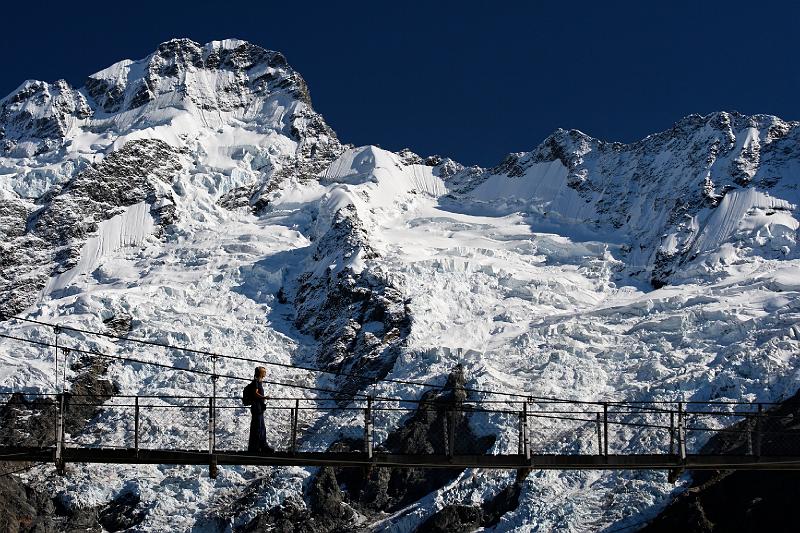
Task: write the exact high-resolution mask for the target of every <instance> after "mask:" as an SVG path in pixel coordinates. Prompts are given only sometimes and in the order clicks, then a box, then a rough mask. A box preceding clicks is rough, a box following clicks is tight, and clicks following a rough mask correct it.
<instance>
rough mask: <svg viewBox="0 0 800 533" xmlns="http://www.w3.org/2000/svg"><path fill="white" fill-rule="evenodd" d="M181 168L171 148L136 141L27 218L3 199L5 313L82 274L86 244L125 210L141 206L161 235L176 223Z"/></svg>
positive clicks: (1, 298)
mask: <svg viewBox="0 0 800 533" xmlns="http://www.w3.org/2000/svg"><path fill="white" fill-rule="evenodd" d="M181 168H182V167H181V162H180V159H179V154H178V153H177V152H176V151H175V150H174V149H172V148H171V147H170V146H168V145H167V144H166V143H164V142H162V141H159V140H155V139H148V140H139V141H131V142H129V143H127V144H126V145H125V146H124V147H123V148H122V149H121V150H118V151H116V152H113V153H112V154H111V155H110V156H109V157H108V158H106V159H105V160H104V161H102V162H101V163H99V164H97V165H95V166H92V167H90V168H88V169H86V170H85V171H83V172H81V173H80V174H78V175H77V176H75V177H74V178H72V179H71V180H69V181H68V182H66V183H65V184H64V185H63V186H61V187H56V188H54V189H51V190H50V191H48V193H47V194H45V195H43V196H42V197H40V198H39V199H38V201H37V203H38V204H39V205H37V206H35V207H34V208H33V209H31V210H30V211H29V210H28V209H27V208H26V206H25V204H24V203H23V202H22V201H20V200H8V201H5V202H4V201H1V200H0V212H4V213H6V217H7V219H8V220H9V223H8V225H6V226H4V228H3V229H4V235H3V237H4V239H3V241H2V242H0V268H2V270H0V313H3V314H6V315H13V314H16V313H18V312H19V311H21V310H22V309H24V308H26V307H28V306H29V305H31V303H32V302H33V301H34V300H35V298H36V297H37V296H38V294H39V293H40V292H41V291H42V290H43V289H44V288H45V287H46V286H47V283H48V280H50V279H51V278H52V276H56V275H58V274H64V273H66V272H68V271H70V270H72V269H75V268H77V267H78V266H79V263H80V261H81V259H82V258H81V251H82V250H83V248H84V246H85V244H86V242H87V240H88V239H89V238H90V237H91V236H93V235H97V234H98V231H99V228H100V225H101V224H102V223H103V222H105V221H108V220H110V219H112V218H114V217H116V216H119V215H123V214H124V213H125V212H126V208H129V207H130V206H133V205H135V204H138V203H141V202H144V203H146V204H147V208H146V209H145V211H146V212H147V213H149V215H150V216H152V218H153V219H154V220H155V221H158V224H159V226H160V228H161V231H163V229H164V228H166V227H168V226H169V225H170V224H171V223H172V222H174V203H173V200H172V198H171V193H170V192H169V189H168V187H169V185H170V184H171V183H172V181H173V179H175V177H176V176H177V174H178V173H179V172H180V171H181ZM136 223H138V224H141V221H139V220H137V221H136ZM121 230H122V231H124V228H121ZM109 237H110V238H111V239H113V238H117V239H120V238H124V236H122V235H115V236H109ZM109 237H107V238H109ZM99 239H102V236H101V237H99ZM99 246H100V247H102V243H100V244H99ZM85 252H86V253H85V255H88V254H90V253H91V251H90V250H85ZM83 260H84V261H90V260H91V257H85V256H84V257H83Z"/></svg>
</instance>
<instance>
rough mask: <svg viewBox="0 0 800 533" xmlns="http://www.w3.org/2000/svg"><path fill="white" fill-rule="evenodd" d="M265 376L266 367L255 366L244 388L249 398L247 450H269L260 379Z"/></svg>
mask: <svg viewBox="0 0 800 533" xmlns="http://www.w3.org/2000/svg"><path fill="white" fill-rule="evenodd" d="M265 377H267V369H266V368H264V367H263V366H257V367H256V371H255V375H254V376H253V381H252V382H250V384H249V385H248V386H247V387H246V388H245V398H246V399H247V400H250V402H251V403H250V414H251V415H252V419H251V420H250V438H249V439H248V441H247V451H248V452H271V451H273V450H272V448H271V447H270V446H269V445H268V444H267V427H266V426H265V425H264V411H266V410H267V404H266V402H265V401H264V399H265V398H264V387H263V386H262V385H261V381H262V380H263V379H264V378H265Z"/></svg>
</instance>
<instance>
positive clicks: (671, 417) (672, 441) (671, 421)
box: [669, 409, 675, 455]
mask: <svg viewBox="0 0 800 533" xmlns="http://www.w3.org/2000/svg"><path fill="white" fill-rule="evenodd" d="M669 454H670V455H675V411H673V410H672V409H670V410H669Z"/></svg>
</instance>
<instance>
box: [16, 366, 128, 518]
mask: <svg viewBox="0 0 800 533" xmlns="http://www.w3.org/2000/svg"><path fill="white" fill-rule="evenodd" d="M73 370H75V371H77V372H78V376H77V378H76V379H75V380H74V382H73V385H72V389H71V391H70V392H71V395H69V396H68V397H67V399H66V400H65V413H66V414H65V416H64V431H65V433H66V434H72V435H74V434H78V433H80V432H81V431H82V430H83V428H84V427H85V426H86V425H87V424H88V423H89V422H90V421H91V419H92V418H93V417H94V416H95V415H96V414H97V413H98V412H99V411H100V408H101V406H102V405H103V403H104V402H105V401H107V400H108V399H109V398H111V396H112V395H113V394H114V392H115V390H114V385H113V384H112V383H111V382H110V381H108V380H107V379H105V378H104V377H103V374H104V373H105V371H106V365H104V364H103V363H102V362H98V361H92V360H81V361H79V362H78V363H76V364H75V366H74V368H73ZM55 414H56V410H55V403H54V401H53V399H52V398H50V397H45V398H35V399H33V400H27V399H26V398H24V397H23V396H22V395H18V394H15V395H13V396H11V398H10V399H9V401H8V402H7V403H6V404H4V405H3V406H2V407H0V443H2V444H3V445H5V446H43V447H49V446H53V444H54V442H55V435H54V430H53V427H54V426H53V421H54V419H55ZM22 466H23V467H24V466H25V465H22ZM18 468H20V464H19V463H0V470H2V471H3V472H7V471H10V470H13V469H18ZM48 492H49V491H47V490H42V489H41V488H38V487H27V486H25V485H23V484H22V483H20V482H19V481H18V480H16V479H15V478H13V477H9V476H3V477H0V504H2V505H3V509H4V511H3V513H2V517H0V529H2V530H3V531H9V532H23V531H32V532H33V531H35V532H41V533H45V532H47V533H49V532H56V531H65V532H73V531H75V532H77V531H97V532H99V531H101V528H100V525H99V523H98V518H97V509H88V508H70V507H65V506H64V505H62V504H61V503H60V501H59V499H58V497H56V498H53V497H52V496H50V495H49V494H48ZM110 505H112V507H113V505H114V502H112V503H111V504H110ZM114 509H115V508H113V509H112V510H111V511H108V510H106V509H104V512H105V513H106V515H108V516H111V515H114V514H115V513H114ZM139 521H141V518H140V520H139ZM100 523H103V525H105V522H103V520H100ZM131 525H133V524H131ZM106 529H108V528H106ZM110 530H111V531H118V530H119V529H110Z"/></svg>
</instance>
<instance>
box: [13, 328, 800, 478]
mask: <svg viewBox="0 0 800 533" xmlns="http://www.w3.org/2000/svg"><path fill="white" fill-rule="evenodd" d="M3 319H6V320H21V321H24V322H28V323H31V324H33V326H34V327H41V328H49V329H50V330H51V331H52V333H53V338H52V340H42V338H44V337H43V336H41V335H39V336H38V337H37V338H31V336H23V335H20V334H16V335H12V334H9V333H0V338H5V339H7V340H10V341H13V342H19V343H25V344H28V345H33V346H37V347H40V348H41V349H44V350H53V354H54V364H55V368H54V372H55V376H58V375H59V370H58V364H59V360H61V363H60V364H61V365H62V367H61V368H62V372H63V376H64V377H63V380H62V382H61V388H60V390H59V391H58V392H54V393H35V392H30V391H19V392H15V391H5V392H0V461H2V462H20V463H31V462H32V463H36V464H39V463H53V464H54V465H55V467H56V469H57V470H58V472H59V473H64V472H65V470H66V466H67V465H68V464H71V463H116V464H172V465H206V466H208V467H209V472H210V475H211V476H212V477H216V475H217V472H218V469H219V467H220V466H224V465H255V466H289V465H292V466H304V467H321V466H333V467H361V468H373V467H391V468H449V469H465V468H493V469H517V470H534V469H559V470H569V469H573V470H584V469H624V470H637V469H657V470H669V471H671V472H672V473H673V474H675V473H678V472H681V471H683V470H800V423H795V422H794V420H795V419H796V418H797V417H798V415H800V406H798V405H796V402H795V403H792V402H785V403H783V404H777V403H767V402H762V403H757V402H743V401H727V402H724V401H716V402H715V401H707V402H702V401H688V402H683V401H675V402H668V401H594V400H592V401H586V400H574V399H562V398H547V397H538V396H532V395H527V394H524V393H519V392H511V391H507V390H502V391H497V390H485V389H475V388H469V387H455V388H454V387H453V386H452V384H450V385H448V384H446V383H425V382H419V381H414V380H403V379H389V378H383V379H375V378H374V377H369V376H362V375H358V374H352V373H350V374H348V373H346V372H336V371H332V370H327V369H318V368H313V367H307V366H302V365H292V364H286V363H276V362H269V361H263V360H259V359H253V358H246V357H240V356H230V355H223V354H218V353H213V352H209V351H204V350H195V349H190V348H185V347H179V346H173V345H169V344H165V343H158V342H153V341H148V340H141V339H134V338H129V337H122V336H115V335H112V334H109V333H105V332H98V331H91V330H86V329H81V328H73V327H68V326H63V325H55V324H49V323H45V322H41V321H37V320H32V319H24V318H19V317H2V316H0V320H3ZM65 331H71V332H75V333H79V334H81V335H84V336H85V335H94V336H101V337H107V338H110V339H112V340H114V341H119V342H133V343H138V344H141V345H145V346H150V347H160V348H167V349H171V350H181V351H184V352H186V353H191V354H194V355H196V356H204V357H208V358H209V359H210V364H209V365H208V368H199V367H192V368H188V367H187V368H184V367H180V366H175V365H171V364H169V363H165V362H164V361H163V359H158V360H148V359H142V358H132V357H128V356H125V355H115V354H110V353H105V352H100V351H97V350H90V349H86V348H82V347H80V346H78V344H79V343H78V341H77V339H74V338H71V337H68V338H67V339H64V338H60V337H59V336H60V335H61V334H62V333H63V332H65ZM76 355H80V356H84V357H90V358H97V359H102V360H109V361H120V362H122V363H125V364H131V363H133V364H138V365H152V366H155V367H157V368H162V369H170V370H174V371H180V372H190V373H194V374H198V375H201V376H207V377H208V378H209V389H210V392H211V394H209V395H197V396H191V395H122V394H111V393H108V394H98V393H96V392H94V393H91V394H85V393H82V392H81V391H80V390H77V391H76V390H72V391H70V390H67V388H68V383H67V379H66V368H67V366H68V359H69V358H70V357H75V356H76ZM220 359H225V360H233V361H244V362H248V363H255V364H259V365H267V366H268V365H274V366H281V367H285V368H287V369H291V370H297V371H303V372H312V373H326V374H334V375H341V376H346V377H350V378H354V379H356V380H361V381H360V382H361V384H363V385H366V387H364V388H362V391H363V390H369V385H370V384H372V385H373V394H368V393H366V392H355V393H352V394H349V395H347V396H343V394H342V391H340V390H336V389H332V388H327V387H324V386H317V385H308V384H302V383H297V382H282V381H274V380H266V381H265V382H266V383H267V384H273V385H279V386H284V387H288V388H291V389H296V390H301V391H306V392H309V393H314V394H315V396H314V397H299V396H298V397H277V396H276V397H270V398H267V399H266V405H267V408H266V412H265V418H266V419H267V421H268V423H269V427H270V428H271V431H270V434H271V435H273V436H274V435H278V436H279V438H280V439H281V440H280V441H279V442H278V441H273V442H271V445H272V446H273V447H274V451H272V450H270V451H269V452H265V453H255V452H251V451H246V450H245V449H244V446H243V442H244V441H245V440H246V434H247V431H248V421H249V419H248V417H249V414H248V412H247V408H245V407H244V406H243V405H242V403H241V398H240V397H238V396H231V395H225V394H218V392H217V382H218V380H220V379H224V380H232V381H233V382H239V383H241V382H247V381H250V378H247V377H242V376H237V375H233V374H224V373H221V372H218V370H217V361H218V360H220ZM357 382H358V381H357ZM376 382H383V383H395V384H399V385H403V386H406V388H408V387H420V388H421V389H422V391H423V392H422V393H420V394H418V395H415V397H413V398H410V397H399V396H398V397H392V396H381V395H378V394H375V393H374V385H375V384H376ZM448 387H450V389H449V390H448ZM57 390H58V388H57ZM228 390H233V389H231V387H228ZM456 392H458V393H459V394H456ZM75 419H84V420H83V422H86V419H91V420H92V421H93V424H91V425H88V426H86V425H85V424H79V426H80V427H79V428H78V429H77V430H76V429H75V427H73V425H72V424H71V423H70V420H72V421H74V420H75ZM413 420H417V421H419V420H424V421H425V424H426V425H425V427H426V428H427V430H428V431H429V433H430V435H429V442H428V443H427V446H425V447H423V448H424V449H416V450H412V451H409V450H408V449H403V447H402V446H401V447H400V448H399V449H398V448H397V446H394V449H393V448H392V446H389V445H388V444H387V443H389V441H390V440H391V439H390V438H389V437H390V436H391V435H392V434H393V433H396V432H397V431H398V430H399V429H400V428H402V427H403V426H404V424H408V423H409V421H413ZM470 425H477V426H478V427H480V428H495V431H500V433H499V434H496V435H484V437H488V438H490V439H491V441H492V442H493V444H492V445H491V446H488V447H487V446H478V445H477V444H476V441H475V439H468V438H465V435H464V432H465V430H466V428H467V427H468V426H470ZM37 428H38V429H37ZM496 428H505V429H501V430H498V429H496ZM337 431H338V433H337ZM466 431H469V430H466ZM73 433H74V434H73ZM337 434H338V435H339V436H344V437H347V438H348V439H349V442H351V443H353V442H355V443H357V444H355V445H351V446H350V447H349V450H347V451H341V450H339V449H334V448H332V447H330V442H331V435H333V436H334V437H335V436H336V435H337Z"/></svg>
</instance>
